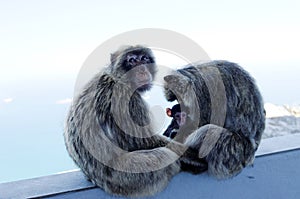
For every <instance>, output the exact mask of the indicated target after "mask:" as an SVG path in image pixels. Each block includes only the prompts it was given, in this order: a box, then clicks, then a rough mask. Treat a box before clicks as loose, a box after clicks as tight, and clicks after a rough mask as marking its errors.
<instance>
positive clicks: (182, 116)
mask: <svg viewBox="0 0 300 199" xmlns="http://www.w3.org/2000/svg"><path fill="white" fill-rule="evenodd" d="M166 114H167V116H169V117H171V118H173V119H172V121H171V124H170V125H169V126H168V128H167V129H166V131H165V132H164V134H163V135H164V136H166V137H169V138H171V139H173V138H174V137H175V136H176V135H177V132H178V130H179V128H180V127H182V126H183V125H184V124H185V123H186V120H187V113H186V112H185V111H181V109H180V105H179V104H175V105H174V106H173V107H172V108H167V109H166Z"/></svg>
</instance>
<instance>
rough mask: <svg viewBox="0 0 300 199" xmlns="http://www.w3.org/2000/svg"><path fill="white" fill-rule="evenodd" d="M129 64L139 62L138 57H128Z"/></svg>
mask: <svg viewBox="0 0 300 199" xmlns="http://www.w3.org/2000/svg"><path fill="white" fill-rule="evenodd" d="M127 62H128V63H130V64H135V63H136V62H137V56H136V55H129V56H128V57H127Z"/></svg>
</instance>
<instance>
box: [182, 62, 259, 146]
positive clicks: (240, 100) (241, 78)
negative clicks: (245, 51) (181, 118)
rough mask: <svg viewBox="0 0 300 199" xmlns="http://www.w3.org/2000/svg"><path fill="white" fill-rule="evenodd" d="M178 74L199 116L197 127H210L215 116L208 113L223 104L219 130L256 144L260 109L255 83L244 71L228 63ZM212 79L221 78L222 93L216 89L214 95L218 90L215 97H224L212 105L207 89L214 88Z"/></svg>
mask: <svg viewBox="0 0 300 199" xmlns="http://www.w3.org/2000/svg"><path fill="white" fill-rule="evenodd" d="M178 72H179V73H180V74H182V75H184V76H186V77H188V78H189V79H190V80H191V81H190V83H191V84H192V87H193V89H194V92H195V94H196V97H197V100H198V105H199V110H200V112H201V113H200V118H199V126H203V125H205V124H210V123H212V124H214V122H213V118H212V116H213V115H216V113H212V107H213V106H214V104H212V103H219V104H218V106H222V103H223V104H224V103H226V104H224V106H225V108H226V111H225V114H226V115H225V117H224V124H223V127H224V128H226V129H227V130H229V131H231V132H234V133H238V134H241V135H244V136H246V137H248V138H250V139H254V140H255V142H256V144H258V143H259V141H260V139H261V135H262V133H263V131H264V128H265V112H264V105H263V100H262V96H261V94H260V92H259V89H258V87H257V85H256V83H255V80H254V79H253V78H252V77H251V76H250V74H249V73H248V72H247V71H245V70H244V69H243V68H242V67H240V66H239V65H237V64H235V63H232V62H228V61H211V62H208V63H203V64H197V65H190V66H187V67H185V68H183V69H180V70H178ZM216 77H217V78H218V77H219V78H221V82H222V84H223V85H224V88H225V93H223V91H222V89H220V88H217V91H218V89H219V91H218V92H219V93H217V95H223V94H225V100H219V101H218V100H217V101H214V102H212V99H211V97H212V93H210V92H211V90H214V88H209V87H214V86H215V87H217V85H216V83H215V82H216ZM214 97H216V96H214ZM217 97H219V96H217ZM221 99H222V98H221ZM223 99H224V98H223ZM220 104H221V105H220ZM220 114H222V113H220ZM217 125H220V124H217Z"/></svg>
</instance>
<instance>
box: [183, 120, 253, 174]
mask: <svg viewBox="0 0 300 199" xmlns="http://www.w3.org/2000/svg"><path fill="white" fill-rule="evenodd" d="M185 144H186V145H187V146H189V147H191V148H193V149H196V150H199V158H204V159H205V160H206V161H207V164H208V172H209V174H211V175H213V176H215V177H217V178H219V179H224V178H230V177H233V176H235V175H237V174H239V173H240V172H241V171H242V169H243V168H244V167H246V166H247V165H249V164H252V162H253V160H254V154H255V149H254V148H253V145H252V144H251V142H250V140H249V139H248V138H246V137H245V136H243V135H240V134H237V133H233V132H230V131H228V130H227V129H224V128H222V127H219V126H216V125H213V124H208V125H205V126H202V127H200V128H199V129H198V130H196V131H195V132H194V133H192V134H191V135H190V136H189V137H188V138H187V139H186V141H185Z"/></svg>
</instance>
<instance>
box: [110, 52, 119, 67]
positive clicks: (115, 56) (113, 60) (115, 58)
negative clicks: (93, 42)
mask: <svg viewBox="0 0 300 199" xmlns="http://www.w3.org/2000/svg"><path fill="white" fill-rule="evenodd" d="M117 57H118V53H112V54H110V63H111V64H112V65H114V64H115V62H116V60H117Z"/></svg>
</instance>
